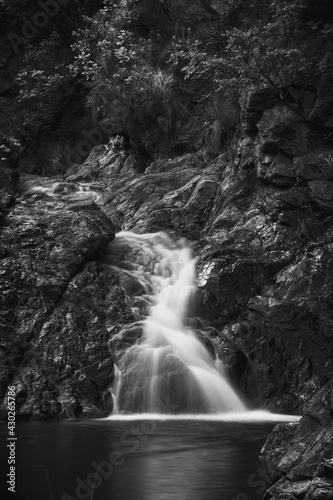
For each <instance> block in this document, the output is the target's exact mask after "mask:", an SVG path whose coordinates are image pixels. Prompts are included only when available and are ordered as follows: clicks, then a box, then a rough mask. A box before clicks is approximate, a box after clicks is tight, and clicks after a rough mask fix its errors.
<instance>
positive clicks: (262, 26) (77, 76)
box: [0, 0, 333, 153]
mask: <svg viewBox="0 0 333 500" xmlns="http://www.w3.org/2000/svg"><path fill="white" fill-rule="evenodd" d="M147 1H148V0H147ZM156 2H158V3H159V8H161V9H162V10H163V13H164V15H165V16H166V19H167V20H168V23H166V25H165V27H163V26H161V24H159V23H158V22H157V21H156V19H155V21H154V19H153V20H151V18H150V17H149V16H150V15H152V16H153V14H149V13H148V14H147V12H145V14H142V11H140V9H142V8H143V7H142V6H143V5H144V4H145V2H144V1H142V2H134V1H133V2H129V1H127V0H117V1H111V0H104V1H100V2H93V0H88V1H86V2H79V0H72V1H71V2H70V3H68V5H66V8H64V9H63V10H62V11H61V13H59V16H56V17H55V18H54V19H53V20H52V25H51V26H49V27H48V29H47V30H46V31H45V32H44V31H43V30H42V32H41V33H40V35H39V36H38V37H37V38H36V40H32V41H31V44H30V45H29V46H28V47H27V49H26V52H25V67H24V68H23V70H22V71H21V72H20V74H19V75H18V79H17V83H18V84H19V87H20V99H21V102H22V103H24V104H25V105H27V104H28V105H29V107H30V108H29V109H30V110H31V112H32V118H33V120H35V121H36V123H37V122H38V123H42V122H43V126H44V127H45V126H52V120H53V121H54V116H55V115H59V112H61V110H62V109H65V108H66V106H67V103H68V102H69V101H70V99H71V97H72V96H73V92H75V91H76V89H77V88H78V86H81V87H83V88H84V92H85V96H86V100H85V102H86V109H87V111H88V112H89V113H90V114H91V116H92V117H93V119H94V120H95V123H96V125H101V126H102V127H104V130H107V132H108V134H109V135H111V136H112V135H114V134H118V133H122V132H123V133H126V134H128V135H129V136H130V138H131V142H132V145H137V146H140V147H141V146H143V147H145V148H146V149H147V150H148V151H149V152H150V153H158V152H159V151H161V150H163V149H168V150H169V149H170V148H173V147H176V145H177V142H178V141H182V140H183V139H181V138H182V137H184V136H185V135H186V134H187V135H188V133H187V132H186V131H188V130H189V128H190V124H191V123H194V122H195V123H198V122H199V121H200V120H201V127H200V133H202V135H203V136H204V137H207V141H206V142H207V143H209V144H210V146H209V147H211V149H212V150H214V151H216V152H217V151H218V150H219V149H221V148H222V147H223V144H224V143H226V141H228V140H231V138H232V135H233V134H234V133H235V131H236V130H237V126H238V124H239V116H240V109H239V99H240V98H241V96H242V95H244V93H247V92H248V89H249V88H253V87H256V88H257V87H267V86H270V87H273V88H274V89H276V90H277V92H278V93H279V95H280V97H281V99H282V100H283V101H284V102H285V104H287V105H288V106H289V107H290V108H291V109H293V110H294V111H295V112H297V113H301V111H300V110H298V109H297V108H296V107H294V104H293V100H292V98H291V93H290V89H291V87H292V86H295V85H302V83H303V82H304V81H305V80H306V79H309V78H312V77H316V76H318V75H320V74H322V73H324V72H327V71H330V69H331V67H332V63H333V61H332V57H333V27H332V24H330V23H325V22H324V20H322V19H321V20H320V22H318V21H317V20H316V18H315V16H314V15H313V4H314V2H313V1H311V0H295V1H294V2H290V1H286V0H282V1H281V0H269V1H264V0H252V1H251V2H242V1H240V0H239V1H238V0H156ZM148 4H149V2H148V3H147V5H148ZM149 5H150V4H149ZM1 6H2V8H4V7H5V8H6V12H7V13H10V15H15V14H14V13H15V12H18V9H21V13H24V14H25V15H28V16H29V15H30V14H31V12H32V11H33V6H32V5H31V2H28V0H15V1H13V2H9V0H1V2H0V7H1ZM29 9H30V10H29ZM29 13H30V14H29ZM145 16H146V17H147V19H148V20H147V19H145ZM145 23H146V24H145ZM154 23H155V24H154ZM143 24H144V25H145V29H144V30H143V29H142V25H143ZM61 49H64V52H63V54H64V57H63V60H62V61H61V60H59V61H58V62H56V64H53V65H52V64H51V63H50V64H47V63H46V62H45V61H47V60H49V61H51V60H52V58H53V56H54V55H55V54H57V53H59V51H61ZM186 140H188V143H189V144H190V143H191V144H192V145H193V144H195V143H196V144H197V146H196V147H198V144H199V141H198V139H197V136H196V133H194V134H193V137H192V140H191V139H186ZM201 144H202V143H201ZM191 147H192V146H191ZM193 147H194V146H193Z"/></svg>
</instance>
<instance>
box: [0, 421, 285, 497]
mask: <svg viewBox="0 0 333 500" xmlns="http://www.w3.org/2000/svg"><path fill="white" fill-rule="evenodd" d="M274 425H275V424H274V422H228V421H220V420H217V419H216V420H214V418H213V419H206V420H200V419H195V418H193V419H188V418H184V419H183V420H182V419H179V418H177V419H176V418H174V419H164V418H163V417H161V418H159V419H158V418H155V419H154V418H153V419H151V418H150V419H138V418H135V417H132V418H129V419H121V418H119V419H115V418H111V419H106V420H93V421H82V422H62V423H32V424H20V425H18V426H17V437H18V439H17V446H16V453H17V464H16V467H17V492H16V494H15V495H12V497H13V498H15V500H60V499H61V500H73V499H85V500H169V499H173V500H248V499H251V500H257V499H258V500H259V499H260V498H262V492H263V490H264V488H265V486H266V484H267V480H266V475H265V474H266V473H265V471H264V469H263V468H262V467H261V466H260V464H259V462H258V455H259V451H260V449H261V447H262V445H263V443H264V441H265V439H266V437H267V435H268V434H269V432H270V430H271V429H272V428H273V426H274ZM0 433H1V438H4V439H1V442H2V443H4V442H5V437H6V436H7V427H6V424H3V425H1V426H0ZM1 459H2V460H5V459H6V450H5V447H4V446H3V447H2V449H1ZM101 462H103V467H102V468H101V470H100V475H98V474H97V473H96V468H97V467H98V466H99V465H100V464H101ZM7 468H8V465H7V464H5V463H4V464H3V466H1V471H2V474H3V477H4V471H5V470H7ZM103 474H104V477H102V476H103ZM4 483H5V482H4V480H3V478H2V484H3V485H4ZM89 483H90V485H91V486H93V485H96V486H97V487H96V489H94V488H93V489H92V488H91V487H89V486H87V484H89ZM78 484H80V485H81V488H79V489H76V488H77V485H78ZM7 494H8V495H9V493H8V492H7ZM8 495H7V497H6V496H5V497H2V498H10V497H9V496H8Z"/></svg>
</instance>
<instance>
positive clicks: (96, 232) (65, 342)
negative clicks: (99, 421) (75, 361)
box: [0, 195, 114, 418]
mask: <svg viewBox="0 0 333 500" xmlns="http://www.w3.org/2000/svg"><path fill="white" fill-rule="evenodd" d="M113 236H114V229H113V226H112V224H111V222H110V221H109V220H108V219H107V218H106V217H105V215H104V214H103V212H101V210H100V209H99V208H98V207H97V206H96V205H95V204H90V205H88V206H85V207H77V206H76V207H73V206H71V205H70V204H69V203H66V202H61V201H59V200H58V201H55V200H53V199H46V198H45V197H43V198H40V196H39V195H33V196H32V197H31V198H29V199H26V200H20V201H18V202H17V203H16V204H15V206H13V207H12V208H11V210H10V212H9V213H7V214H6V217H5V223H4V225H3V227H2V228H1V240H2V249H3V252H2V258H1V260H0V276H1V283H0V287H1V325H2V338H1V347H2V358H1V362H0V372H1V398H2V397H3V395H4V392H5V390H6V385H7V384H8V383H9V382H10V381H11V383H14V384H15V383H16V382H17V383H18V384H19V385H20V384H23V386H22V387H23V392H25V393H26V397H25V401H24V403H23V406H22V414H31V415H33V414H34V412H35V411H37V410H38V411H41V412H42V413H43V414H45V415H46V418H54V417H56V416H57V415H59V414H60V413H61V405H60V403H59V402H58V399H57V397H58V396H57V394H58V388H57V384H56V382H55V379H56V380H57V381H58V380H59V378H58V377H60V378H61V377H62V375H63V374H65V378H66V376H67V375H68V374H70V373H71V370H72V369H73V368H71V364H70V363H68V364H67V362H66V360H65V359H63V358H62V355H63V351H62V349H65V351H66V352H67V353H68V354H67V355H68V357H69V358H71V356H73V353H74V352H77V354H78V356H79V357H80V353H81V354H82V355H83V352H84V351H85V349H86V345H85V342H84V341H83V337H82V339H81V341H80V344H79V345H81V347H79V346H78V345H77V338H76V340H75V336H74V338H73V339H72V337H71V334H70V332H71V326H72V322H73V317H76V318H77V320H78V323H80V321H82V319H83V317H81V318H80V317H79V314H78V312H77V311H78V309H79V308H80V307H79V303H80V300H81V299H78V300H77V302H76V304H75V305H74V304H73V305H69V304H68V310H67V312H66V318H67V320H66V321H68V323H67V326H66V321H65V322H63V321H62V320H60V319H59V321H58V320H53V319H52V318H53V316H52V315H53V314H55V316H54V317H55V318H58V316H57V313H56V312H55V311H56V310H57V307H58V306H59V303H60V302H61V300H62V298H63V296H64V294H66V293H67V295H66V296H68V294H69V290H70V289H71V290H74V289H75V283H77V285H76V286H77V287H78V290H80V287H81V285H82V286H83V283H82V284H81V283H80V282H79V281H78V279H76V280H75V278H74V277H75V275H76V274H77V273H79V272H80V268H81V267H82V265H83V264H84V263H85V262H87V261H88V260H89V259H91V258H92V257H93V256H94V254H95V253H96V252H97V251H98V250H99V249H100V248H102V247H103V246H106V245H107V243H108V242H109V241H110V239H112V238H113ZM73 279H74V282H72V280H73ZM71 283H72V284H71ZM70 284H71V285H70ZM72 287H73V288H72ZM66 290H67V291H66ZM102 293H106V292H102ZM82 305H83V304H82ZM73 315H74V316H73ZM103 315H105V312H104V311H103ZM98 321H99V320H98ZM98 321H97V325H98ZM74 323H75V321H74ZM92 324H93V325H94V322H93V321H92ZM103 328H104V329H105V326H103ZM95 331H96V335H97V336H98V335H100V334H99V333H98V328H95ZM55 332H58V334H59V337H57V335H56V334H55ZM61 332H62V333H61ZM80 333H81V331H80V330H78V332H77V335H78V336H80ZM75 335H76V334H75ZM82 335H83V334H82ZM104 335H105V337H106V336H107V331H106V332H105V334H104ZM62 336H65V337H63V338H61V337H62ZM87 342H88V345H89V341H87ZM47 346H48V347H47ZM48 349H49V350H48ZM80 350H81V351H80ZM46 353H48V354H46ZM51 353H52V354H51ZM52 359H53V361H52V363H51V360H52ZM87 361H88V358H87ZM90 362H91V359H90V358H89V363H90ZM49 363H50V365H49ZM108 363H109V361H108ZM38 364H41V365H42V368H38ZM44 364H45V365H44ZM36 366H37V368H36ZM44 366H45V369H46V371H47V370H48V367H49V369H50V372H51V373H52V376H50V378H48V375H47V376H45V375H43V371H44ZM52 366H53V367H55V366H58V368H57V369H56V368H52ZM92 366H93V363H92ZM21 370H22V371H23V372H22V373H23V375H22V376H23V377H24V380H25V382H23V379H21V376H20V371H21ZM54 370H55V371H54ZM57 370H58V371H57ZM79 372H80V370H78V373H79ZM56 373H58V375H57V376H55V374H56ZM78 376H79V375H78ZM102 378H103V375H102ZM39 380H40V384H39V382H38V381H39ZM45 387H49V388H50V390H49V392H47V393H46V392H45ZM95 387H98V384H97V385H96V386H95ZM48 394H50V396H47V395H48ZM43 401H44V402H43ZM47 402H48V403H47ZM3 404H5V403H4V402H3ZM39 405H44V406H43V407H42V409H38V408H39ZM45 405H46V406H45ZM17 411H18V413H20V410H19V408H18V409H17Z"/></svg>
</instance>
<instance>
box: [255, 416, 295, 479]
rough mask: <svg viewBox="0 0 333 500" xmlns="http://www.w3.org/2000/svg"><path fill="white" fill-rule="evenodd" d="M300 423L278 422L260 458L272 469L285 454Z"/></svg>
mask: <svg viewBox="0 0 333 500" xmlns="http://www.w3.org/2000/svg"><path fill="white" fill-rule="evenodd" d="M297 426H298V423H297V422H289V423H287V424H278V425H277V426H276V427H274V430H273V431H272V432H271V434H270V435H269V437H268V439H267V441H266V443H265V445H264V447H263V448H262V450H261V452H260V458H261V459H262V460H263V461H264V463H265V464H266V465H268V466H269V467H270V468H271V469H275V468H276V467H277V465H278V464H279V463H280V461H281V459H282V457H283V456H284V455H285V453H286V450H287V447H288V446H289V444H290V441H291V440H292V439H293V437H294V434H295V432H296V429H297Z"/></svg>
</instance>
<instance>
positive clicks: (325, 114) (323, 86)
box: [308, 73, 333, 127]
mask: <svg viewBox="0 0 333 500" xmlns="http://www.w3.org/2000/svg"><path fill="white" fill-rule="evenodd" d="M332 83H333V79H332V76H331V75H330V74H328V73H324V74H323V75H322V76H321V81H320V85H319V89H318V94H317V99H316V102H315V105H314V107H313V109H312V110H311V113H310V114H309V116H308V121H309V122H311V123H312V124H314V125H317V126H318V125H320V126H324V127H333V89H332Z"/></svg>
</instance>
